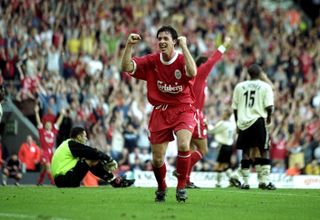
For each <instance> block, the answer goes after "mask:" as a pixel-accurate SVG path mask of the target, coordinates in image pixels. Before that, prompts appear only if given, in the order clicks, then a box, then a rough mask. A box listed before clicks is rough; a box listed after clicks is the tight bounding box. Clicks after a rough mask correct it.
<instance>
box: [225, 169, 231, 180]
mask: <svg viewBox="0 0 320 220" xmlns="http://www.w3.org/2000/svg"><path fill="white" fill-rule="evenodd" d="M226 175H227V177H229V178H231V177H232V169H230V168H229V169H227V170H226Z"/></svg>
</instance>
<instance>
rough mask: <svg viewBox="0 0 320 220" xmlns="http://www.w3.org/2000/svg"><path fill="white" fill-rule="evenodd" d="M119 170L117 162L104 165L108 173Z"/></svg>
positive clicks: (112, 161)
mask: <svg viewBox="0 0 320 220" xmlns="http://www.w3.org/2000/svg"><path fill="white" fill-rule="evenodd" d="M117 168H118V163H117V161H115V160H110V161H108V162H107V161H105V163H104V169H105V170H107V171H110V172H112V171H115V170H116V169H117Z"/></svg>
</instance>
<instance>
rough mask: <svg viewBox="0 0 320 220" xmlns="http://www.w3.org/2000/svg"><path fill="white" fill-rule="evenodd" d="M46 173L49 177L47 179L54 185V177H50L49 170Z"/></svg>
mask: <svg viewBox="0 0 320 220" xmlns="http://www.w3.org/2000/svg"><path fill="white" fill-rule="evenodd" d="M47 174H48V177H49V180H50V183H51V185H55V183H54V179H53V177H52V175H51V172H50V171H47Z"/></svg>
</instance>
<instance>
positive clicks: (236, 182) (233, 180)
mask: <svg viewBox="0 0 320 220" xmlns="http://www.w3.org/2000/svg"><path fill="white" fill-rule="evenodd" d="M229 183H230V186H234V187H237V188H239V187H240V186H241V182H240V181H239V180H237V179H236V178H233V177H231V178H230V179H229Z"/></svg>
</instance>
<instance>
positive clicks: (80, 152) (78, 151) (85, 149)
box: [69, 141, 112, 161]
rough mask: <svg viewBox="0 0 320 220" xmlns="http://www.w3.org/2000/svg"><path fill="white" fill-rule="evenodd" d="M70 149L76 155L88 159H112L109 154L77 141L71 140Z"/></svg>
mask: <svg viewBox="0 0 320 220" xmlns="http://www.w3.org/2000/svg"><path fill="white" fill-rule="evenodd" d="M69 149H70V151H71V153H72V155H73V156H74V157H81V158H85V159H88V160H106V161H110V160H112V158H111V157H110V156H109V155H107V154H105V153H103V152H101V151H99V150H97V149H95V148H92V147H89V146H87V145H84V144H81V143H78V142H76V141H69Z"/></svg>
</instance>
